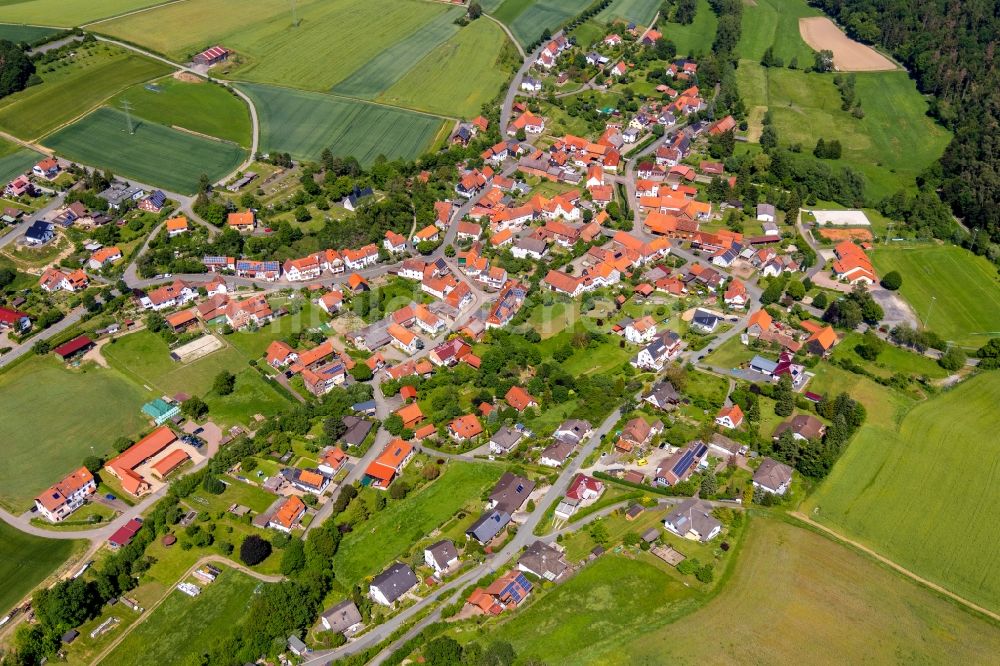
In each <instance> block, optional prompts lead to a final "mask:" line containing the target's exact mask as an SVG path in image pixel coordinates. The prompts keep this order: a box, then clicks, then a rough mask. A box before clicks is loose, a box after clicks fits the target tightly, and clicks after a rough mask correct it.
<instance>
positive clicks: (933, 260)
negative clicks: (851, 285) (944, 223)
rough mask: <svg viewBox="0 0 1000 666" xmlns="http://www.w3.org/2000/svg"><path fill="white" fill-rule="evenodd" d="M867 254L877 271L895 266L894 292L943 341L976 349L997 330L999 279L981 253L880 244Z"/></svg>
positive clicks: (999, 326)
mask: <svg viewBox="0 0 1000 666" xmlns="http://www.w3.org/2000/svg"><path fill="white" fill-rule="evenodd" d="M871 257H872V261H873V262H874V264H875V269H876V270H877V271H878V273H879V275H885V274H886V273H888V272H889V271H893V270H895V271H899V274H900V275H902V276H903V286H902V288H900V290H899V293H900V294H902V295H903V298H905V299H906V300H907V302H909V304H910V305H912V306H913V309H914V310H915V311H916V313H917V316H918V317H919V318H920V320H921V321H922V322H923V324H924V326H926V327H928V328H929V329H930V330H932V331H935V332H937V333H938V334H940V335H941V336H943V337H944V338H945V339H946V340H951V341H953V342H955V343H956V344H959V345H962V346H966V347H972V348H979V347H981V346H982V345H983V343H985V342H986V340H987V338H989V337H992V336H997V335H1000V280H998V279H997V271H996V267H994V266H993V265H992V264H990V262H989V261H988V260H987V259H985V258H984V257H977V256H976V255H974V254H972V253H971V252H969V251H968V250H964V249H962V248H960V247H956V246H953V245H919V246H911V247H905V246H902V247H900V246H885V245H880V246H878V247H877V248H876V249H875V250H873V251H872V253H871ZM932 299H933V300H932ZM932 303H933V304H932Z"/></svg>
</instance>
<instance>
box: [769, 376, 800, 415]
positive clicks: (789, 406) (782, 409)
mask: <svg viewBox="0 0 1000 666" xmlns="http://www.w3.org/2000/svg"><path fill="white" fill-rule="evenodd" d="M774 401H775V402H774V413H775V414H777V415H778V416H790V415H791V413H792V412H793V411H794V410H795V397H794V396H793V395H792V379H791V377H789V376H788V375H782V376H781V379H780V380H779V381H778V386H777V387H776V388H775V391H774Z"/></svg>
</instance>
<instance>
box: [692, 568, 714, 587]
mask: <svg viewBox="0 0 1000 666" xmlns="http://www.w3.org/2000/svg"><path fill="white" fill-rule="evenodd" d="M694 577H695V578H697V579H698V580H699V581H701V582H702V583H711V582H712V581H713V580H714V579H715V567H713V566H712V565H711V564H705V565H702V566H701V567H699V568H698V571H696V572H695V574H694Z"/></svg>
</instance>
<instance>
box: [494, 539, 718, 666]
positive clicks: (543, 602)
mask: <svg viewBox="0 0 1000 666" xmlns="http://www.w3.org/2000/svg"><path fill="white" fill-rule="evenodd" d="M647 558H650V559H652V556H650V555H645V554H644V555H643V558H642V559H639V560H636V559H631V558H626V557H620V556H617V555H613V554H611V553H608V554H607V555H604V556H603V557H601V558H600V559H598V560H597V561H595V562H594V563H592V564H590V565H588V566H587V567H585V568H584V569H583V570H582V571H580V572H579V573H578V574H576V576H574V577H573V578H571V579H570V580H568V581H566V582H564V583H562V584H561V585H559V586H558V587H557V588H556V589H555V590H553V591H551V592H549V593H548V594H546V595H545V596H544V597H543V598H541V599H538V600H537V601H535V602H534V603H533V604H532V605H530V606H529V607H528V608H525V609H521V610H519V611H518V612H517V613H514V614H512V615H511V616H510V618H509V619H508V620H507V621H506V622H504V623H503V624H501V625H500V626H499V627H497V628H496V629H495V630H493V631H491V632H490V634H491V636H490V638H491V640H492V639H496V640H505V641H510V642H511V644H513V646H514V649H515V650H517V654H518V658H520V659H529V658H530V659H534V660H539V661H544V662H545V663H546V664H552V665H554V664H579V663H584V662H586V661H587V660H588V658H589V657H590V656H591V655H592V653H593V650H594V648H595V647H597V646H599V645H600V646H603V645H605V644H607V643H612V642H613V643H620V642H622V641H624V640H627V638H628V637H630V636H632V635H634V634H635V633H637V632H639V631H643V630H646V629H649V628H650V627H653V626H658V625H661V624H663V623H664V622H668V621H670V620H671V619H673V618H677V617H680V616H682V615H684V614H686V613H689V612H691V611H692V610H694V609H695V608H696V607H697V605H698V603H699V601H698V595H697V593H695V592H694V591H693V590H692V589H690V588H688V587H686V586H685V585H684V584H683V583H682V582H680V581H679V580H678V579H677V578H675V577H674V576H672V575H670V574H668V573H666V572H665V571H664V570H663V569H662V568H661V567H660V565H656V564H653V563H652V562H651V561H649V560H647ZM662 566H664V567H665V566H666V565H662ZM529 599H530V598H529ZM661 657H662V655H661ZM671 661H673V660H672V659H671ZM649 663H662V661H657V660H653V661H651V662H649Z"/></svg>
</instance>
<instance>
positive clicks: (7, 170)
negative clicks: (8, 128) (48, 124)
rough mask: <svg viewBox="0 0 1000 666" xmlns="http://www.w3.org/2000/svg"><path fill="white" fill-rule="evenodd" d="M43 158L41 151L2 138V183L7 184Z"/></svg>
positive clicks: (0, 173)
mask: <svg viewBox="0 0 1000 666" xmlns="http://www.w3.org/2000/svg"><path fill="white" fill-rule="evenodd" d="M41 158H42V155H41V154H40V153H36V152H35V151H33V150H28V149H27V148H22V147H21V146H19V145H18V144H16V143H11V142H9V141H4V140H3V139H0V184H2V185H6V184H7V182H8V181H10V180H11V179H13V178H14V177H15V176H17V175H18V174H19V173H24V171H25V170H26V169H28V168H29V167H30V166H31V165H32V164H34V163H35V162H37V161H38V160H40V159H41Z"/></svg>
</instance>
